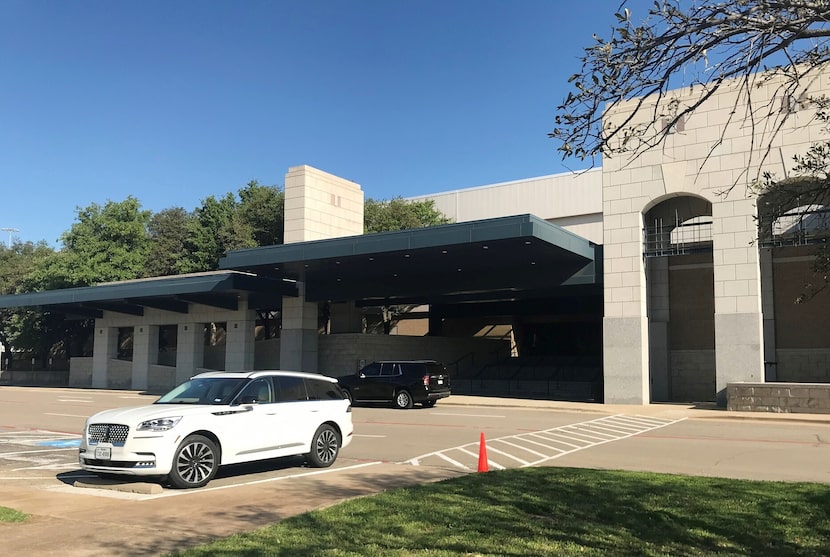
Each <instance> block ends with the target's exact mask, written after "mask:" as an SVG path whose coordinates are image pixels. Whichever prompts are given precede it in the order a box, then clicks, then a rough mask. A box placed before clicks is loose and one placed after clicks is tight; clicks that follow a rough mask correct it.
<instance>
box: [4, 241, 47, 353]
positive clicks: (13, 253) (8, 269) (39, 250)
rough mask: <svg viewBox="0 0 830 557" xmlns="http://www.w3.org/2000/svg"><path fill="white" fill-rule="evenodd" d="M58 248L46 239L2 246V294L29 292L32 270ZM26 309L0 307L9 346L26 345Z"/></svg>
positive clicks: (5, 342)
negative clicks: (22, 338) (23, 334)
mask: <svg viewBox="0 0 830 557" xmlns="http://www.w3.org/2000/svg"><path fill="white" fill-rule="evenodd" d="M54 253H55V251H54V250H53V249H52V248H50V247H49V246H48V245H47V244H46V242H38V243H36V244H35V243H32V242H26V243H21V242H16V243H14V244H12V246H11V247H8V248H7V247H6V246H5V245H3V246H0V295H2V296H5V295H9V294H21V293H24V292H26V284H27V281H28V280H29V276H30V274H31V273H32V271H33V270H34V269H35V268H37V266H38V265H41V264H42V263H43V262H44V261H45V260H46V259H48V258H50V257H52V256H54ZM26 313H27V312H25V311H23V310H18V309H0V343H2V344H3V345H4V346H5V347H6V348H7V349H8V350H11V349H12V348H27V346H25V342H24V343H20V342H19V336H20V332H21V323H22V321H23V319H24V316H25V314H26Z"/></svg>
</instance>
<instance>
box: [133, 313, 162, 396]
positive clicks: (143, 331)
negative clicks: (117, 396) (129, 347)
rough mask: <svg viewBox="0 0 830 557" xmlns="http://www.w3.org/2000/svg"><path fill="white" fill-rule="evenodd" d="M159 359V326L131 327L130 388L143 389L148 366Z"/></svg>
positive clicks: (147, 383)
mask: <svg viewBox="0 0 830 557" xmlns="http://www.w3.org/2000/svg"><path fill="white" fill-rule="evenodd" d="M158 359H159V328H158V326H157V325H137V326H136V327H134V329H133V374H132V388H133V389H136V390H145V389H147V386H148V385H149V382H148V378H149V374H150V366H151V365H154V364H157V363H158Z"/></svg>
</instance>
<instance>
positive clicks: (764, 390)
mask: <svg viewBox="0 0 830 557" xmlns="http://www.w3.org/2000/svg"><path fill="white" fill-rule="evenodd" d="M726 400H727V402H726V409H727V410H734V411H739V412H793V413H795V412H799V413H803V414H830V384H829V383H729V384H727V386H726Z"/></svg>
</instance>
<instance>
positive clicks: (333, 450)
mask: <svg viewBox="0 0 830 557" xmlns="http://www.w3.org/2000/svg"><path fill="white" fill-rule="evenodd" d="M339 452H340V435H339V434H338V433H337V430H336V429H334V428H333V427H332V426H330V425H328V424H323V425H321V426H320V427H318V428H317V431H315V432H314V437H312V438H311V452H310V453H308V454H307V455H305V457H306V460H308V462H309V464H311V465H312V466H313V467H314V468H328V467H329V466H331V465H332V464H334V461H335V460H337V455H338V453H339Z"/></svg>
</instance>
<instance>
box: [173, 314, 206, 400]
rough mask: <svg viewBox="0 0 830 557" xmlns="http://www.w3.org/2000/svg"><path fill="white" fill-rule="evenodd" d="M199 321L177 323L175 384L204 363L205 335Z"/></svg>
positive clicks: (186, 378) (191, 375)
mask: <svg viewBox="0 0 830 557" xmlns="http://www.w3.org/2000/svg"><path fill="white" fill-rule="evenodd" d="M203 329H204V326H203V325H202V324H201V323H179V325H178V334H177V337H176V338H177V341H176V384H177V385H178V384H180V383H184V382H185V381H187V380H188V379H190V378H191V377H193V375H195V374H196V370H197V369H198V368H200V367H202V366H203V365H204V363H205V335H204V330H203Z"/></svg>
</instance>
